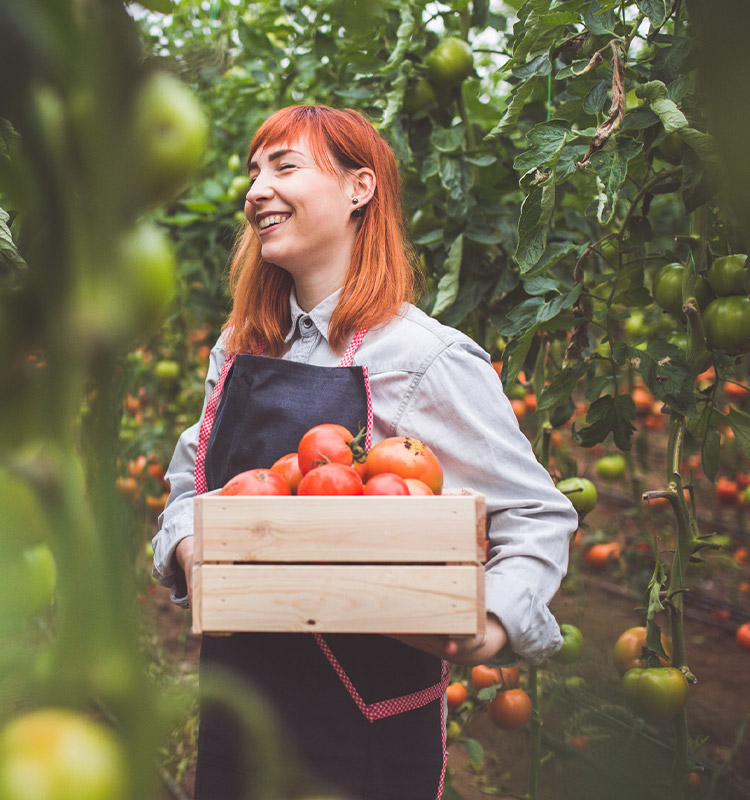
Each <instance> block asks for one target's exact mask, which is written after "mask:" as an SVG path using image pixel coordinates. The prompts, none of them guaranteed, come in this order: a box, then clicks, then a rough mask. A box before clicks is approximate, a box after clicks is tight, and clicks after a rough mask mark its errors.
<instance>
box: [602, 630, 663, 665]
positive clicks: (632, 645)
mask: <svg viewBox="0 0 750 800" xmlns="http://www.w3.org/2000/svg"><path fill="white" fill-rule="evenodd" d="M661 646H662V649H663V650H664V652H665V654H666V656H667V658H666V659H665V658H664V657H663V656H659V662H660V663H661V665H662V666H664V667H666V666H669V664H670V661H671V659H672V643H671V642H670V641H669V639H668V638H667V636H666V635H665V634H664V633H662V634H661ZM647 655H648V650H647V649H646V627H645V626H637V627H634V628H628V630H626V631H625V632H624V633H622V634H620V636H619V637H618V639H617V641H616V642H615V645H614V647H613V648H612V660H613V661H614V664H615V669H616V670H617V671H618V672H619V673H620V675H624V674H625V673H626V672H627V671H628V670H629V669H633V668H634V667H645V666H646V656H647Z"/></svg>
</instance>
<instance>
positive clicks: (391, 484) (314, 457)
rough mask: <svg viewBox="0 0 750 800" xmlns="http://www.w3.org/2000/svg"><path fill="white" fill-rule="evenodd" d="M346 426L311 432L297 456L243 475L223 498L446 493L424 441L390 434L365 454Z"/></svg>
mask: <svg viewBox="0 0 750 800" xmlns="http://www.w3.org/2000/svg"><path fill="white" fill-rule="evenodd" d="M361 437H362V432H360V433H359V434H358V435H357V436H353V435H352V433H351V432H350V431H349V430H348V429H347V428H345V427H344V426H343V425H334V424H331V423H327V424H323V425H316V426H314V427H313V428H310V430H308V431H307V432H306V433H305V434H304V436H303V437H302V438H301V439H300V442H299V445H298V447H297V452H295V453H288V454H287V455H285V456H282V457H281V458H280V459H278V460H277V461H276V462H275V463H274V464H272V465H271V466H270V467H268V468H257V469H251V470H247V471H245V472H241V473H240V474H239V475H235V476H234V477H233V478H231V479H230V480H229V481H227V483H226V484H225V485H224V486H223V487H222V489H221V490H220V494H223V495H237V494H241V495H292V494H296V495H436V494H440V493H441V491H442V489H443V470H442V467H441V466H440V462H439V460H438V458H437V456H436V455H435V454H434V453H433V452H432V450H430V448H429V447H428V446H427V445H426V444H425V443H424V442H422V441H421V440H419V439H415V438H413V437H410V436H391V437H389V438H387V439H383V440H382V441H381V442H379V443H378V444H376V445H375V446H374V447H373V448H372V449H371V450H370V451H369V452H366V451H365V449H364V447H362V445H361V444H360V439H361Z"/></svg>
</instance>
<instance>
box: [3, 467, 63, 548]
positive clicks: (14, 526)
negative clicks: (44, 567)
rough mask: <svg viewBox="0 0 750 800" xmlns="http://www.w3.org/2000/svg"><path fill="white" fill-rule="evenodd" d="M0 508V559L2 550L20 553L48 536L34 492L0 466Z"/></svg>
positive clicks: (45, 522)
mask: <svg viewBox="0 0 750 800" xmlns="http://www.w3.org/2000/svg"><path fill="white" fill-rule="evenodd" d="M0 508H1V509H2V515H3V521H2V524H0V562H2V561H3V560H4V558H5V554H6V553H11V554H12V553H16V554H17V553H20V552H21V551H23V550H25V549H26V548H28V547H30V546H31V545H35V544H39V543H40V542H42V541H44V540H45V539H47V538H48V537H49V535H50V532H51V529H50V525H49V521H48V520H47V518H46V516H45V515H44V512H43V511H42V510H41V508H40V507H39V498H38V497H37V495H36V493H35V492H34V491H33V490H32V489H31V488H30V487H29V485H28V484H27V483H26V482H25V481H22V480H20V479H19V478H17V477H16V476H15V475H13V474H11V473H10V472H8V471H7V470H5V469H0Z"/></svg>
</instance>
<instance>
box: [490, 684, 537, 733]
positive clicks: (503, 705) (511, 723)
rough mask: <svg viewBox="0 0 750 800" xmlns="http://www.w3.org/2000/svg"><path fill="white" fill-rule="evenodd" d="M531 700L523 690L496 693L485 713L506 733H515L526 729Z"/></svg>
mask: <svg viewBox="0 0 750 800" xmlns="http://www.w3.org/2000/svg"><path fill="white" fill-rule="evenodd" d="M531 712H532V706H531V698H530V697H529V696H528V695H527V694H526V692H524V690H523V689H508V690H507V691H505V692H498V693H497V694H496V695H495V696H494V697H493V698H492V700H490V702H489V703H487V713H488V714H489V715H490V719H491V720H492V721H493V722H494V723H495V725H497V727H498V728H502V729H503V730H506V731H517V730H520V729H521V728H524V727H526V724H527V723H528V721H529V720H530V719H531Z"/></svg>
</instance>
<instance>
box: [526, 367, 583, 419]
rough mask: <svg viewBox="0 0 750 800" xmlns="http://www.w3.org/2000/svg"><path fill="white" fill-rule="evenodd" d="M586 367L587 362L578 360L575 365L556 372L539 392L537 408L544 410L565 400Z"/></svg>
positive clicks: (571, 392)
mask: <svg viewBox="0 0 750 800" xmlns="http://www.w3.org/2000/svg"><path fill="white" fill-rule="evenodd" d="M587 369H588V364H586V363H585V362H584V361H579V362H578V363H577V364H575V366H573V367H571V368H568V369H564V370H563V371H562V372H558V373H557V375H555V376H554V377H553V378H552V380H551V381H550V382H549V384H548V385H547V386H545V387H544V389H542V391H541V393H540V394H539V398H538V401H537V409H538V410H539V411H546V410H547V409H548V408H555V407H556V406H559V405H561V404H562V403H563V402H565V400H567V399H568V398H569V397H570V396H571V395H572V394H573V390H574V389H575V387H576V384H577V383H578V381H579V379H580V378H581V376H582V375H583V374H584V373H585V372H586V370H587Z"/></svg>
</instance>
